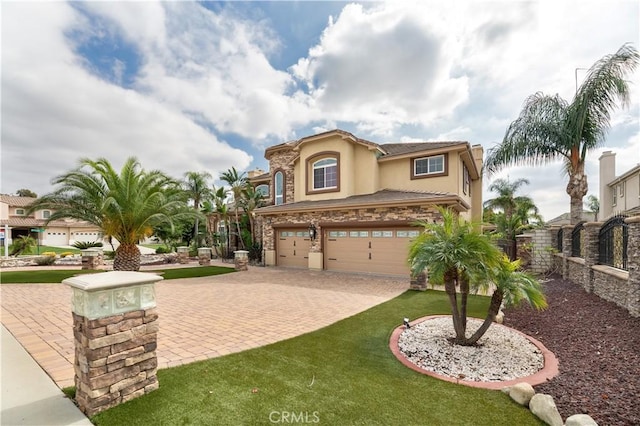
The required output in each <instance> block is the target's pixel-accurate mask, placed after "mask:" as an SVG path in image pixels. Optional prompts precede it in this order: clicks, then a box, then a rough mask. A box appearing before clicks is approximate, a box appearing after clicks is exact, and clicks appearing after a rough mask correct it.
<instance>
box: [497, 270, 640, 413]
mask: <svg viewBox="0 0 640 426" xmlns="http://www.w3.org/2000/svg"><path fill="white" fill-rule="evenodd" d="M544 290H545V294H546V296H547V301H548V302H549V308H548V309H547V310H545V311H540V312H538V311H535V310H533V309H531V308H528V307H521V308H515V309H513V308H512V309H508V310H506V311H505V320H504V324H505V325H507V326H509V327H512V328H515V329H517V330H520V331H522V332H523V333H526V334H528V335H530V336H532V337H534V338H536V339H538V340H539V341H540V342H542V343H543V344H544V345H545V346H546V347H547V348H548V349H549V350H551V351H552V352H554V353H555V355H556V357H557V358H558V361H559V364H560V365H559V367H560V374H559V375H558V376H556V377H555V378H554V379H552V380H551V381H550V382H548V383H544V384H541V385H538V386H535V390H536V392H539V393H545V394H549V395H551V396H553V398H554V400H555V403H556V405H557V407H558V410H559V411H560V414H561V415H562V417H563V418H567V417H568V416H570V415H573V414H576V413H585V414H588V415H589V416H591V417H592V418H593V419H594V420H595V421H596V422H598V424H600V425H609V426H623V425H624V426H627V425H639V424H640V403H639V402H638V401H640V318H633V317H631V316H630V315H629V313H628V312H627V311H626V310H624V309H623V308H620V307H618V306H617V305H615V304H614V303H611V302H607V301H605V300H603V299H601V298H599V297H598V296H596V295H594V294H590V293H587V292H585V291H584V290H583V289H582V287H580V286H578V285H576V284H573V283H571V282H569V281H564V280H562V279H561V278H557V277H556V278H553V279H551V280H549V281H547V282H545V283H544Z"/></svg>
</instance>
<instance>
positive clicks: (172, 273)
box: [0, 266, 235, 284]
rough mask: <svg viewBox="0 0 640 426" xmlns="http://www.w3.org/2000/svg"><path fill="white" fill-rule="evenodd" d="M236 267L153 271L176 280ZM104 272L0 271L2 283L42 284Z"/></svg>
mask: <svg viewBox="0 0 640 426" xmlns="http://www.w3.org/2000/svg"><path fill="white" fill-rule="evenodd" d="M234 271H235V269H234V268H225V267H222V266H202V267H196V268H175V269H154V270H153V271H151V272H155V273H161V274H162V277H163V278H164V279H165V280H175V279H178V278H194V277H207V276H211V275H220V274H228V273H229V272H234ZM99 272H104V271H102V270H99V271H93V270H86V269H85V270H80V269H61V270H55V269H52V270H35V269H34V270H33V271H6V272H5V271H2V272H1V273H0V282H1V283H2V284H22V283H31V284H41V283H59V282H61V281H62V280H64V279H65V278H70V277H72V276H74V275H78V274H93V273H99Z"/></svg>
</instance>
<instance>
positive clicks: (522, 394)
mask: <svg viewBox="0 0 640 426" xmlns="http://www.w3.org/2000/svg"><path fill="white" fill-rule="evenodd" d="M535 394H536V391H535V390H533V386H531V385H530V384H529V383H518V384H516V385H513V386H511V389H509V396H510V397H511V399H513V400H514V401H515V402H517V403H518V404H520V405H524V406H525V407H527V406H528V405H529V401H531V398H532V397H533V395H535Z"/></svg>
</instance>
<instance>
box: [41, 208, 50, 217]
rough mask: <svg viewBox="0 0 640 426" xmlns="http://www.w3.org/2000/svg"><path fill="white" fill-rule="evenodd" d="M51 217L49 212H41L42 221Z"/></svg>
mask: <svg viewBox="0 0 640 426" xmlns="http://www.w3.org/2000/svg"><path fill="white" fill-rule="evenodd" d="M50 217H51V212H50V211H49V210H43V211H42V218H43V219H49V218H50Z"/></svg>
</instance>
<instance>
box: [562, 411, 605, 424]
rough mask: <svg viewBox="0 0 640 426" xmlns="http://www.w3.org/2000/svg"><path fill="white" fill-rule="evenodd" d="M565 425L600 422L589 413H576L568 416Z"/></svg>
mask: <svg viewBox="0 0 640 426" xmlns="http://www.w3.org/2000/svg"><path fill="white" fill-rule="evenodd" d="M565 426H598V423H596V421H595V420H593V419H592V418H591V416H589V415H587V414H574V415H573V416H570V417H568V418H567V422H566V423H565Z"/></svg>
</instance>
